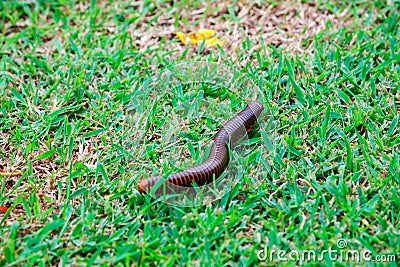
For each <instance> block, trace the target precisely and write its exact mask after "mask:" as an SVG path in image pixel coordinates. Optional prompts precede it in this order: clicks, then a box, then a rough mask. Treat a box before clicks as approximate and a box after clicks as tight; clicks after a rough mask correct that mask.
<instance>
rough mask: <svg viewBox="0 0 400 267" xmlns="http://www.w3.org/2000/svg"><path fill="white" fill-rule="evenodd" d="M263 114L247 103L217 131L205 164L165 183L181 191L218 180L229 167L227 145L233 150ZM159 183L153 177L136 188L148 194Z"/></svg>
mask: <svg viewBox="0 0 400 267" xmlns="http://www.w3.org/2000/svg"><path fill="white" fill-rule="evenodd" d="M263 110H264V107H263V105H261V103H259V102H258V101H252V102H250V103H249V104H248V105H247V106H246V108H245V109H244V110H242V111H241V112H240V113H239V114H238V115H236V116H235V117H233V118H232V119H231V120H229V121H228V122H227V123H226V124H225V125H224V126H223V127H222V128H221V129H220V130H219V131H218V133H217V135H216V136H215V140H214V143H213V145H212V147H211V151H210V154H209V156H208V159H207V160H206V161H205V162H203V163H201V164H200V165H197V166H195V167H192V168H189V169H187V170H184V171H181V172H177V173H173V174H171V175H170V176H169V177H168V178H166V180H165V181H166V182H167V183H171V184H173V185H177V186H181V187H192V186H193V183H196V184H197V185H198V186H202V185H204V184H207V183H210V182H211V181H213V179H214V178H215V179H216V178H218V177H219V176H220V175H221V174H222V173H223V172H224V170H225V169H226V167H227V165H228V163H229V150H228V145H230V148H233V146H234V145H235V144H236V142H237V141H238V140H240V139H241V138H242V137H243V136H244V135H245V134H246V131H249V130H251V128H252V127H253V126H254V125H255V124H256V121H257V118H258V117H259V116H260V114H261V112H262V111H263ZM160 179H162V176H153V177H150V178H147V179H144V180H142V181H141V182H140V183H139V184H138V190H139V192H140V193H146V192H150V189H151V188H152V186H154V185H155V184H156V183H157V181H159V180H160Z"/></svg>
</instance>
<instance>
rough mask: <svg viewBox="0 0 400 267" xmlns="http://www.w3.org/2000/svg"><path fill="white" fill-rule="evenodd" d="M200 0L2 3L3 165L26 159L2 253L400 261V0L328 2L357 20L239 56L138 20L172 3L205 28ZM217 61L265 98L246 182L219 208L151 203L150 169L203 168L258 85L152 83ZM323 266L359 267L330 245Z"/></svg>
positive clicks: (0, 256) (4, 194)
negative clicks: (167, 73)
mask: <svg viewBox="0 0 400 267" xmlns="http://www.w3.org/2000/svg"><path fill="white" fill-rule="evenodd" d="M277 5H279V4H278V3H276V2H273V3H272V6H277ZM201 6H202V5H201V3H200V2H195V3H194V4H191V6H189V4H188V3H185V2H183V3H174V4H169V3H167V2H162V3H159V4H154V3H152V2H145V3H143V4H141V5H137V6H136V5H132V4H128V3H125V2H120V3H116V4H111V3H109V2H106V1H104V2H98V3H96V1H92V2H91V3H89V2H88V3H86V2H68V1H59V2H57V1H47V2H42V1H39V2H20V3H17V2H13V1H6V2H1V3H0V29H1V30H0V43H1V46H0V56H1V62H0V77H1V79H0V136H1V139H0V149H1V150H0V169H3V170H4V171H13V170H16V169H20V170H22V175H21V176H14V177H1V180H0V182H1V183H0V186H1V187H0V205H2V206H6V207H9V209H8V211H7V212H5V213H4V212H3V213H2V214H1V217H0V235H1V239H0V265H10V266H19V265H28V266H29V265H35V266H36V265H38V266H43V265H57V264H60V265H73V266H76V265H119V266H123V265H127V266H129V265H139V264H140V265H145V266H146V265H163V266H175V265H181V266H183V265H187V263H189V265H201V266H203V265H211V264H212V263H214V264H216V265H246V266H252V265H256V264H258V265H272V264H276V263H281V264H286V265H294V264H296V263H298V261H288V262H282V261H279V259H278V258H277V257H276V255H275V256H274V259H272V260H270V259H267V260H262V259H261V260H260V259H259V258H258V253H259V251H260V250H262V249H264V250H267V251H269V252H270V251H272V250H283V251H285V252H287V253H289V252H291V251H293V250H296V251H304V250H312V251H315V252H316V253H317V255H321V253H322V251H323V250H328V249H333V250H335V249H338V244H337V242H338V241H339V240H340V239H344V240H345V241H346V242H347V246H346V248H344V249H343V251H349V250H358V251H362V250H369V251H370V252H371V253H372V258H373V259H377V257H378V256H382V255H388V256H389V255H394V256H395V257H396V258H395V259H394V261H393V259H392V262H388V263H385V264H387V265H392V266H395V265H396V262H397V263H398V262H399V257H400V255H399V254H398V253H399V251H400V245H399V244H400V225H399V220H400V213H399V211H400V195H399V192H400V186H399V184H400V174H399V169H400V163H399V162H400V160H399V148H400V145H399V144H400V134H399V118H400V117H399V114H400V112H399V111H400V107H399V105H400V91H399V73H400V67H399V66H400V64H399V62H400V54H399V49H400V44H399V26H398V25H399V20H400V16H399V12H398V10H399V9H398V7H399V6H398V2H396V1H394V3H393V4H392V5H388V4H387V3H386V2H385V4H382V3H380V1H375V2H373V3H364V2H361V1H359V2H354V3H352V4H351V5H347V4H346V3H342V2H340V1H329V2H328V3H325V4H324V3H318V10H329V11H330V12H332V13H333V14H339V13H341V12H343V11H345V10H347V12H348V13H349V14H350V16H349V17H348V18H347V19H348V22H350V23H348V25H345V26H343V25H342V26H338V27H336V26H335V25H333V24H332V23H331V24H330V23H327V24H326V27H325V29H324V30H322V31H320V32H318V33H316V34H314V35H313V36H309V38H307V39H305V40H303V42H302V43H301V47H302V48H303V50H304V51H303V53H297V54H293V53H291V51H289V50H285V49H284V48H282V47H280V46H275V45H273V44H268V43H267V41H268V40H265V42H261V45H260V47H259V49H254V47H255V45H256V41H255V40H250V39H249V38H248V39H245V38H244V39H243V40H242V43H241V44H240V46H239V49H237V50H226V51H224V50H221V49H207V48H203V50H202V51H199V50H198V49H199V48H198V47H191V48H189V49H184V48H182V46H181V45H180V44H179V43H177V41H176V40H175V39H174V38H167V37H165V38H163V37H161V38H160V39H157V40H156V41H155V42H156V43H158V44H159V46H158V47H148V48H146V49H145V50H144V51H143V43H142V44H138V43H137V40H138V38H137V37H135V34H137V31H135V28H133V30H132V29H131V28H130V25H132V24H135V23H137V22H139V21H142V22H141V24H140V25H142V26H143V25H144V26H143V27H144V28H143V29H144V30H146V29H147V30H148V29H152V27H153V26H154V23H155V21H157V19H158V18H160V17H162V15H161V14H162V13H163V12H167V13H168V14H169V15H170V16H171V17H174V18H175V19H174V20H172V23H173V25H175V26H178V25H180V24H179V21H180V20H182V21H183V23H184V24H191V23H192V24H193V25H198V24H199V23H200V22H201V20H202V18H204V17H201V18H194V19H193V20H194V21H191V18H180V17H179V12H178V11H182V12H188V10H190V9H191V8H193V9H196V8H199V7H201ZM218 8H221V7H218V6H217V7H214V8H210V9H209V12H214V11H215V10H214V9H218ZM360 10H361V11H360ZM176 12H178V13H176ZM235 12H237V11H235V8H234V4H233V3H231V4H230V7H229V8H228V9H227V10H226V12H225V13H224V14H223V15H221V16H222V17H223V19H224V21H233V22H232V23H233V25H237V24H235V23H238V21H240V19H239V18H238V17H236V15H237V13H235ZM360 13H361V14H360ZM175 14H178V15H175ZM143 21H144V22H143ZM135 25H136V24H135ZM138 25H139V24H138ZM146 25H147V26H146ZM146 27H147V28H146ZM228 30H233V28H232V29H228ZM142 37H143V36H142ZM143 38H144V37H143ZM153 41H154V40H153ZM224 41H225V43H226V42H228V43H229V40H224ZM149 42H150V41H149ZM169 46H172V47H174V49H169V48H168V49H167V47H169ZM228 47H230V46H229V45H228ZM222 49H224V46H223V47H222ZM200 61H208V62H216V63H215V64H220V65H221V66H222V64H221V62H222V63H224V64H225V65H226V66H227V67H226V68H228V69H229V68H232V67H233V68H237V69H240V70H243V71H242V72H241V73H235V74H234V75H233V78H235V79H238V78H240V77H242V76H241V75H245V76H246V77H251V79H252V81H253V82H254V83H255V85H256V86H257V88H258V89H257V90H258V91H259V92H258V94H257V98H258V100H259V101H260V102H261V103H263V105H264V106H265V107H266V111H265V114H264V115H263V120H261V122H260V132H261V133H259V134H254V135H252V136H251V137H252V139H251V140H250V141H251V142H249V143H252V144H251V146H250V149H251V150H252V153H251V154H250V155H249V156H248V158H247V160H243V164H244V166H243V168H244V174H243V177H241V178H240V179H238V180H237V184H236V185H235V186H234V187H233V188H232V190H231V191H230V192H229V194H228V195H226V196H224V197H222V199H221V200H218V201H215V202H213V203H210V204H208V205H204V206H198V207H180V206H170V205H168V204H166V203H163V202H161V201H159V200H157V199H154V198H151V197H140V196H138V195H137V194H135V192H134V191H135V188H136V185H137V182H138V180H139V179H140V177H141V176H145V177H148V176H150V175H155V174H158V173H160V172H162V171H164V170H166V171H172V170H175V169H179V168H183V167H187V166H192V165H193V162H200V161H201V160H202V155H203V152H204V150H205V147H207V145H209V143H210V140H211V138H212V136H213V135H214V134H215V133H216V131H217V130H218V129H219V127H221V125H222V124H223V123H224V122H226V121H227V120H228V119H229V118H230V117H231V116H233V115H234V114H236V112H238V111H239V110H240V109H241V108H243V107H244V106H245V104H246V103H247V102H248V100H249V99H250V98H251V96H252V94H253V89H250V88H254V87H250V88H249V87H240V88H237V90H236V91H235V90H233V91H232V90H227V89H224V88H223V87H222V88H215V87H208V86H206V87H204V88H200V89H198V90H194V89H193V88H192V89H190V90H188V91H182V92H179V90H178V89H179V88H178V87H177V92H176V93H172V92H171V91H169V90H167V89H166V88H165V87H163V83H156V84H155V85H154V84H152V83H149V81H151V79H154V78H155V76H154V75H155V74H156V73H157V72H159V71H162V70H164V69H165V68H166V67H168V66H172V65H173V64H175V63H176V64H181V63H182V62H191V63H190V64H193V62H195V63H194V65H196V62H200ZM225 73H226V72H224V71H223V70H222V71H221V72H218V73H217V74H218V75H214V78H215V79H217V78H218V77H221V76H223V75H224V74H225ZM210 77H212V75H211V74H210ZM222 80H223V79H222ZM157 81H159V80H157ZM228 86H229V85H228ZM182 90H183V89H182ZM193 107H195V108H193ZM201 107H207V108H206V109H204V108H201ZM171 125H172V126H173V127H171ZM168 136H171V138H169V137H168ZM214 264H213V265H214ZM308 264H310V265H318V264H324V265H325V264H327V265H339V266H342V265H343V266H345V265H348V264H351V265H356V264H357V263H356V262H355V261H351V260H348V261H346V260H345V259H341V260H336V261H335V260H332V258H330V257H328V255H325V256H324V257H323V259H321V260H320V261H319V262H313V261H311V262H308ZM361 264H363V265H364V264H371V265H373V264H376V262H370V263H367V262H365V261H364V262H362V263H361ZM378 264H379V263H378Z"/></svg>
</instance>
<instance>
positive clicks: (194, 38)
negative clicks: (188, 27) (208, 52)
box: [176, 29, 222, 47]
mask: <svg viewBox="0 0 400 267" xmlns="http://www.w3.org/2000/svg"><path fill="white" fill-rule="evenodd" d="M216 33H217V31H215V30H210V29H200V30H198V31H197V32H189V33H188V34H184V33H182V32H177V33H176V35H177V36H178V38H179V40H180V41H181V42H182V43H183V44H184V45H186V44H188V43H189V42H190V43H191V44H196V43H197V44H199V43H202V42H203V40H205V43H206V45H207V46H209V47H215V46H217V45H220V46H221V45H222V42H221V40H220V39H218V38H217V37H213V36H214V35H215V34H216Z"/></svg>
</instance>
